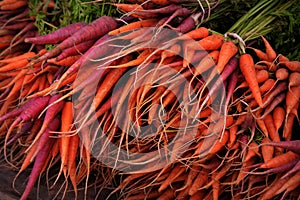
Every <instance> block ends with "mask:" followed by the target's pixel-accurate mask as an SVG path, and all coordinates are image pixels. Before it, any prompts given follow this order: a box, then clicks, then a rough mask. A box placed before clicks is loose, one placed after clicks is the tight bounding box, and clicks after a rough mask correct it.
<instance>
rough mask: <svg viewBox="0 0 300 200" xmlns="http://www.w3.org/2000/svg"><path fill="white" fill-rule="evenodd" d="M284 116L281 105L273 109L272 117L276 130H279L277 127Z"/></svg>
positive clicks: (281, 122) (280, 124)
mask: <svg viewBox="0 0 300 200" xmlns="http://www.w3.org/2000/svg"><path fill="white" fill-rule="evenodd" d="M284 118H285V109H284V108H283V107H281V106H277V107H276V108H275V109H274V110H273V119H274V125H275V128H276V131H278V130H279V128H280V127H281V126H282V124H283V122H284Z"/></svg>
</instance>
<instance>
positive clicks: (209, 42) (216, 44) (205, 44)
mask: <svg viewBox="0 0 300 200" xmlns="http://www.w3.org/2000/svg"><path fill="white" fill-rule="evenodd" d="M223 42H224V37H223V36H222V35H219V34H212V35H209V36H207V37H205V38H203V39H201V40H199V42H198V43H199V45H200V46H201V47H202V50H206V51H213V50H217V49H219V48H220V47H221V46H222V44H223Z"/></svg>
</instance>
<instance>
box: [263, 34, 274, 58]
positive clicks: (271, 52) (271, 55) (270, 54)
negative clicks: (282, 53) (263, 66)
mask: <svg viewBox="0 0 300 200" xmlns="http://www.w3.org/2000/svg"><path fill="white" fill-rule="evenodd" d="M261 39H262V40H263V42H264V44H265V48H266V55H267V57H268V60H269V61H273V60H275V58H276V52H275V50H274V49H273V47H272V46H271V45H270V43H269V42H268V40H267V39H266V38H265V37H264V36H261Z"/></svg>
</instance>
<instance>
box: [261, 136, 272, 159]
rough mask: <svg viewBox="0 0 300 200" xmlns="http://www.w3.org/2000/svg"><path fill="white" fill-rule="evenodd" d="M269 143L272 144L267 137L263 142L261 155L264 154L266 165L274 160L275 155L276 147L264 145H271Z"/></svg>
mask: <svg viewBox="0 0 300 200" xmlns="http://www.w3.org/2000/svg"><path fill="white" fill-rule="evenodd" d="M269 142H271V140H270V139H269V138H267V137H265V138H264V139H262V141H261V144H262V146H261V154H262V158H263V160H264V162H265V163H267V162H269V161H270V160H271V159H272V158H273V154H274V147H272V146H268V145H264V144H266V143H269Z"/></svg>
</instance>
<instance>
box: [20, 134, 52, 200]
mask: <svg viewBox="0 0 300 200" xmlns="http://www.w3.org/2000/svg"><path fill="white" fill-rule="evenodd" d="M54 141H55V140H54V139H49V140H48V141H47V142H46V144H45V145H44V146H43V148H42V149H41V150H40V151H39V153H38V154H37V156H36V159H35V162H34V165H33V168H32V171H31V173H30V176H29V179H28V182H27V185H26V188H25V190H24V192H23V194H22V196H21V198H20V200H26V199H27V197H28V196H29V194H30V192H31V190H32V188H33V186H34V184H35V182H36V180H37V178H38V176H39V175H40V173H41V172H42V169H43V166H44V165H45V161H46V159H47V157H48V155H49V153H50V150H51V148H52V146H53V144H54Z"/></svg>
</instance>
